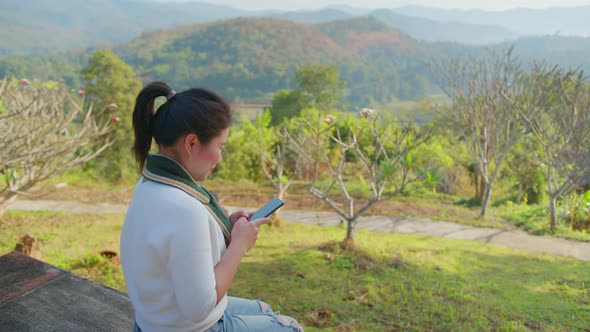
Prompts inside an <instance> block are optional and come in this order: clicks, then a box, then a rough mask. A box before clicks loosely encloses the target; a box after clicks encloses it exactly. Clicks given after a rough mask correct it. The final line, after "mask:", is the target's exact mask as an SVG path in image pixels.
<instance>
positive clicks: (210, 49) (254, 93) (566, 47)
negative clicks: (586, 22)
mask: <svg viewBox="0 0 590 332" xmlns="http://www.w3.org/2000/svg"><path fill="white" fill-rule="evenodd" d="M515 45H516V46H515V49H516V51H517V53H518V54H519V55H520V56H521V58H522V59H523V61H525V62H526V61H529V60H531V59H546V60H547V61H548V62H549V63H551V64H558V65H563V66H572V67H578V66H581V67H582V68H584V69H586V70H590V38H579V37H559V36H546V37H535V38H522V39H519V40H517V41H516V42H515ZM504 46H505V45H504V44H498V45H496V47H504ZM113 49H114V51H115V53H117V54H118V55H119V56H121V57H122V58H123V60H124V61H126V62H127V63H129V64H130V65H132V66H133V67H134V69H135V71H136V72H137V73H138V75H140V76H141V78H142V79H143V81H144V82H145V81H149V80H156V79H157V80H164V81H167V82H170V83H171V84H172V85H173V86H174V88H175V89H184V88H187V87H189V86H207V87H211V88H214V89H216V90H219V91H221V92H222V93H223V94H224V95H225V96H226V97H228V98H229V99H231V100H232V101H236V102H245V103H248V102H254V103H268V102H270V100H271V99H272V95H273V94H274V93H275V92H276V91H278V90H280V89H285V88H293V87H294V85H293V76H294V72H295V70H296V69H297V68H299V67H301V66H303V65H309V64H314V63H322V64H334V65H337V66H338V68H339V70H340V73H341V77H342V78H343V79H344V80H346V81H347V99H348V101H349V102H350V107H351V108H352V109H355V108H358V107H365V106H372V105H376V104H389V103H390V102H391V101H392V100H393V99H399V100H411V99H416V98H420V97H423V96H425V95H428V94H431V93H433V92H437V85H436V83H435V80H434V78H433V75H432V73H431V72H430V68H429V62H430V61H431V60H432V59H440V58H444V57H450V56H452V57H456V56H468V55H476V54H481V53H482V52H484V51H485V48H483V47H467V46H464V45H460V44H456V43H442V42H439V43H428V42H424V41H419V40H416V39H414V38H412V37H410V36H409V35H407V34H405V33H403V32H401V31H400V30H397V29H394V28H392V27H390V26H388V25H387V24H385V23H383V22H382V21H381V20H378V19H376V18H374V17H368V16H364V17H358V18H352V19H346V20H337V21H331V22H327V23H322V24H311V25H310V24H298V23H295V22H293V21H288V20H279V19H274V18H238V19H230V20H225V21H217V22H214V23H205V24H191V25H185V26H181V27H178V28H174V29H165V30H158V31H153V32H146V33H143V34H142V35H141V36H140V37H138V38H136V39H134V40H132V41H131V42H128V43H124V44H119V45H116V46H114V47H113ZM91 52H92V50H91V49H89V50H71V51H67V52H59V53H53V52H48V53H47V54H42V55H37V56H26V57H5V58H2V57H0V77H3V76H5V75H15V76H17V77H29V78H38V79H43V80H45V79H54V80H61V81H65V82H66V83H67V84H68V85H70V86H72V87H79V86H82V84H83V82H81V79H80V74H79V72H80V69H81V68H82V67H83V66H84V65H85V64H86V61H87V59H88V56H89V55H90V54H91Z"/></svg>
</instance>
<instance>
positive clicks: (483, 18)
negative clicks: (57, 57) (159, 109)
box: [0, 0, 590, 55]
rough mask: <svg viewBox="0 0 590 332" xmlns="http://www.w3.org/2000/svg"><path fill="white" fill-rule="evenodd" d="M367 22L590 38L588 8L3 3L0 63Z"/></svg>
mask: <svg viewBox="0 0 590 332" xmlns="http://www.w3.org/2000/svg"><path fill="white" fill-rule="evenodd" d="M359 16H372V17H376V18H377V19H379V20H381V21H383V22H384V23H386V24H388V25H389V26H391V27H393V28H395V29H398V30H400V31H401V32H403V33H405V34H407V35H409V36H411V37H413V38H415V39H418V40H423V41H430V42H437V41H449V42H457V43H463V44H471V45H489V44H494V43H499V42H504V41H509V40H515V39H517V38H519V37H527V36H539V35H547V34H551V35H555V34H558V35H565V36H570V35H579V36H590V24H588V23H586V20H585V18H586V17H590V6H587V7H578V8H552V9H546V10H533V9H518V10H510V11H503V12H485V11H459V10H443V9H436V8H428V7H418V6H406V7H401V8H395V9H378V10H370V9H361V8H353V7H349V6H330V7H327V8H325V9H321V10H314V11H291V12H280V11H245V10H240V9H236V8H231V7H227V6H220V5H214V4H209V3H203V2H183V3H175V2H167V3H162V2H152V1H145V0H144V1H139V0H84V1H71V0H51V1H50V0H27V1H22V0H2V1H0V55H18V54H21V55H23V54H30V53H33V52H47V51H54V50H63V49H70V48H86V47H96V46H103V45H108V44H112V43H122V42H127V41H129V40H131V39H133V38H135V37H138V36H139V35H140V34H141V33H143V32H146V31H155V30H160V29H167V28H173V27H178V26H181V25H185V24H192V23H208V22H214V21H217V20H223V19H230V18H237V17H273V18H277V19H284V20H291V21H293V22H296V23H307V24H314V23H325V22H329V21H333V20H342V19H349V18H353V17H359Z"/></svg>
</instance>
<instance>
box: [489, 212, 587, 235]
mask: <svg viewBox="0 0 590 332" xmlns="http://www.w3.org/2000/svg"><path fill="white" fill-rule="evenodd" d="M496 211H497V213H498V214H499V215H501V216H502V217H503V218H505V219H506V220H507V221H509V222H510V223H512V224H514V225H516V226H518V227H520V228H522V229H523V230H524V231H526V232H527V233H529V234H534V235H552V236H556V237H561V238H566V239H570V240H576V241H586V242H590V232H589V231H588V230H586V231H574V230H573V229H572V228H571V225H569V224H566V223H563V222H560V220H558V222H557V226H556V229H555V234H552V233H551V227H550V223H549V220H550V218H549V207H548V206H547V205H513V204H509V205H506V206H503V207H498V208H496ZM559 211H560V209H558V212H559ZM558 219H559V218H558Z"/></svg>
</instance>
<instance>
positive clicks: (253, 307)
mask: <svg viewBox="0 0 590 332" xmlns="http://www.w3.org/2000/svg"><path fill="white" fill-rule="evenodd" d="M133 330H134V331H135V332H141V329H140V328H139V326H137V323H135V326H134V329H133ZM272 331H277V332H303V328H302V327H301V326H299V324H298V323H297V321H296V320H294V319H293V318H291V317H289V316H283V315H280V314H279V313H278V312H277V313H275V312H273V311H272V309H271V308H270V306H269V305H268V304H266V303H264V302H261V301H258V300H247V299H242V298H239V297H231V296H228V297H227V308H226V309H225V312H224V313H223V316H222V317H221V319H219V320H218V321H217V323H216V324H215V325H213V326H212V327H211V328H209V329H208V330H207V331H206V332H272Z"/></svg>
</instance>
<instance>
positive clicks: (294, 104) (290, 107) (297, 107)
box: [270, 90, 302, 126]
mask: <svg viewBox="0 0 590 332" xmlns="http://www.w3.org/2000/svg"><path fill="white" fill-rule="evenodd" d="M301 109H302V105H301V93H300V91H299V90H280V91H279V92H277V93H276V94H275V95H274V96H273V97H272V106H271V107H270V115H271V124H272V125H275V126H276V125H278V124H281V123H282V122H283V121H285V120H286V119H289V118H292V117H295V116H298V115H299V113H301Z"/></svg>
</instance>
